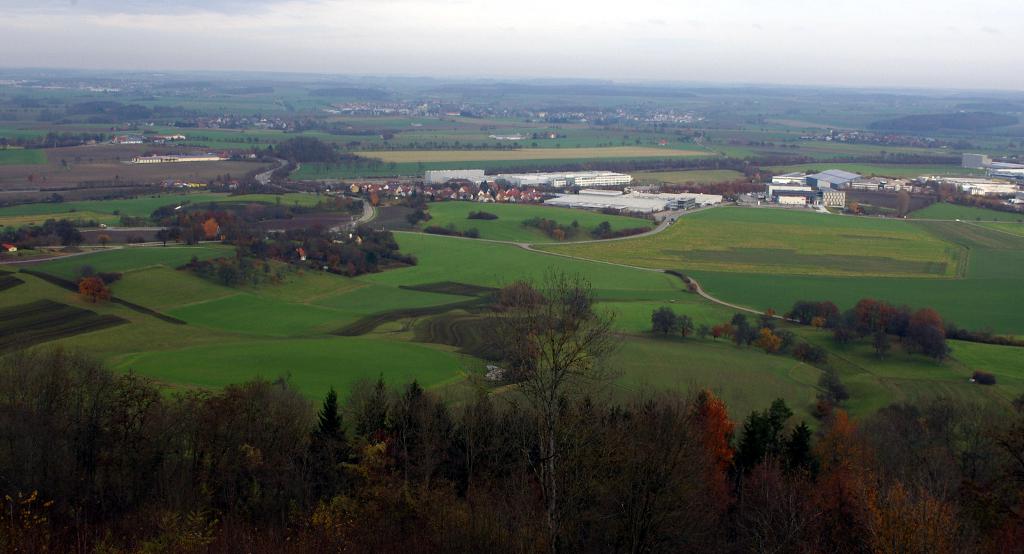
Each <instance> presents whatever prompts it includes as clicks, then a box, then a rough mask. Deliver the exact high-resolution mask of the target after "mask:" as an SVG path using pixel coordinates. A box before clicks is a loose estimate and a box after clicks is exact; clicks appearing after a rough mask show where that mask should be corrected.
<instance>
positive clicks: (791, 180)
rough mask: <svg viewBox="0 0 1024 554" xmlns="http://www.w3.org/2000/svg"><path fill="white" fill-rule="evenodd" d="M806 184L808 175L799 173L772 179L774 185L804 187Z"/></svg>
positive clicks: (785, 174)
mask: <svg viewBox="0 0 1024 554" xmlns="http://www.w3.org/2000/svg"><path fill="white" fill-rule="evenodd" d="M805 183H807V174H806V173H801V172H799V171H797V172H794V173H783V174H782V175H776V176H774V177H772V184H773V185H803V184H805Z"/></svg>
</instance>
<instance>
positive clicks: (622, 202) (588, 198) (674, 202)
mask: <svg viewBox="0 0 1024 554" xmlns="http://www.w3.org/2000/svg"><path fill="white" fill-rule="evenodd" d="M721 202H722V196H721V195H719V194H697V193H688V192H682V193H675V194H670V193H643V192H631V193H629V194H621V193H619V192H617V191H603V190H581V191H580V193H579V194H560V195H558V196H557V197H555V198H551V199H548V200H546V201H545V202H544V204H546V205H549V206H560V207H564V208H583V209H590V210H605V209H612V210H619V211H623V212H636V213H654V212H663V211H666V210H679V209H688V208H692V207H697V206H711V205H714V204H720V203H721Z"/></svg>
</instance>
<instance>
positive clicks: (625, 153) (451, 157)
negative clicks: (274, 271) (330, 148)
mask: <svg viewBox="0 0 1024 554" xmlns="http://www.w3.org/2000/svg"><path fill="white" fill-rule="evenodd" d="M359 155H360V156H362V157H364V158H377V159H379V160H381V161H383V162H385V163H391V162H394V163H417V162H483V161H521V160H574V159H585V158H680V157H689V156H707V155H710V153H708V152H705V151H703V150H673V149H669V148H653V147H643V146H637V147H632V146H612V147H607V148H521V149H519V150H394V151H385V152H360V153H359Z"/></svg>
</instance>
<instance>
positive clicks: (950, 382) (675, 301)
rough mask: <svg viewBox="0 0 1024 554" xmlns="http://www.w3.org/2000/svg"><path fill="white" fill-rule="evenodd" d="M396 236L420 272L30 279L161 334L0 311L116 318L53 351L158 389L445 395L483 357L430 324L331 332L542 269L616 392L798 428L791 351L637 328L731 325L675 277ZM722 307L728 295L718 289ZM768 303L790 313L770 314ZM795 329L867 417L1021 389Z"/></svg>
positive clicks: (941, 230) (1006, 364) (965, 239)
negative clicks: (592, 320) (375, 389)
mask: <svg viewBox="0 0 1024 554" xmlns="http://www.w3.org/2000/svg"><path fill="white" fill-rule="evenodd" d="M471 207H475V206H474V205H470V204H467V205H466V206H465V208H466V209H468V208H471ZM483 207H484V208H489V207H490V206H483ZM516 208H518V207H516ZM533 208H535V209H541V210H544V209H547V208H540V207H533ZM460 209H461V208H460ZM717 211H721V212H724V214H729V212H733V211H741V210H727V209H722V210H712V211H710V212H705V213H714V212H717ZM749 211H750V212H752V213H755V215H753V216H751V217H753V218H754V222H755V223H756V222H757V221H759V220H758V219H757V218H760V217H765V216H764V215H762V212H765V213H768V211H767V210H760V211H756V210H749ZM515 213H521V212H519V211H515ZM771 213H773V214H775V213H781V212H771ZM786 214H788V212H787V213H786ZM697 215H699V214H697ZM806 215H809V216H815V214H806ZM687 217H691V216H687ZM786 217H787V218H789V217H792V216H791V215H787V216H786ZM821 217H822V218H826V219H827V218H828V216H821ZM833 219H834V220H835V221H837V222H841V223H837V224H838V225H840V231H841V233H840V234H842V235H856V236H860V235H861V234H863V233H867V234H869V235H871V236H873V237H874V236H875V235H874V234H873V233H878V232H879V230H878V229H879V228H881V229H883V230H884V228H885V226H886V223H888V224H889V225H902V227H901V228H904V227H905V228H908V229H913V230H914V233H920V234H921V235H922V236H925V237H926V238H930V239H933V240H939V241H950V244H954V243H955V244H957V245H959V246H960V247H961V248H965V249H967V250H969V251H970V252H971V263H970V264H969V271H968V273H969V274H971V272H972V271H974V272H976V274H977V275H978V276H980V277H985V278H988V279H991V280H998V279H1000V278H1002V277H1004V276H1005V274H1006V272H1007V271H1009V270H1007V269H1006V268H1004V267H1003V266H1002V265H1000V264H993V263H991V262H989V261H986V259H985V257H984V255H981V256H978V257H977V258H976V257H975V254H976V251H979V252H980V251H983V250H984V248H983V247H985V248H990V249H991V248H993V247H992V246H991V245H989V242H988V241H989V240H990V239H991V237H990V236H989V235H988V234H986V233H992V234H998V233H996V232H994V231H990V230H985V229H982V228H980V227H979V228H977V229H978V230H980V233H981V234H978V231H975V230H974V229H973V228H972V229H971V230H969V231H968V230H961V229H960V228H959V227H956V226H955V225H954V224H944V223H936V224H934V225H937V226H938V227H936V228H931V227H925V226H918V225H917V224H912V223H906V222H877V221H874V220H866V219H865V220H858V219H854V218H838V217H835V218H831V219H827V220H828V221H832V220H833ZM712 220H713V223H714V224H716V225H720V224H723V222H725V224H728V225H733V224H739V223H741V222H739V223H738V221H739V220H737V219H735V218H726V219H715V218H712ZM498 221H500V219H499V220H498ZM795 221H797V222H796V223H794V222H793V221H790V222H789V224H790V225H794V226H797V227H799V226H805V227H811V228H817V227H818V226H817V225H816V224H811V223H808V222H807V221H802V219H801V218H797V219H796V220H795ZM852 222H863V223H852ZM844 225H845V226H846V227H843V226H844ZM861 226H863V227H861ZM943 226H947V227H948V228H946V227H943ZM972 227H976V226H972ZM915 236H916V235H915ZM940 237H941V238H940ZM396 238H397V239H398V241H399V244H400V246H401V247H402V250H403V252H407V253H410V254H413V255H415V256H417V258H418V259H419V263H418V265H416V266H412V267H407V268H402V269H395V270H390V271H386V272H383V273H378V274H371V275H363V276H360V277H357V278H354V279H353V278H347V277H341V276H337V275H330V274H326V273H319V272H309V271H289V272H287V273H286V277H285V280H284V282H283V284H281V285H260V286H255V287H254V286H244V287H239V288H227V287H223V286H221V285H219V284H216V283H213V282H210V281H206V280H203V279H200V278H198V277H196V276H194V275H192V274H190V273H187V272H184V271H179V270H176V269H174V268H175V267H177V266H178V265H180V264H181V263H184V262H185V261H187V260H188V259H189V258H191V256H192V255H199V257H215V256H218V255H225V254H229V253H230V252H231V249H230V247H226V246H219V245H217V246H213V245H211V246H201V247H174V248H172V247H166V248H164V247H138V248H125V249H121V250H112V251H106V252H101V253H96V254H89V255H84V256H79V257H76V258H69V259H64V260H58V261H52V262H47V263H44V264H41V265H39V266H36V267H35V268H34V269H36V270H41V271H46V272H52V273H53V274H55V275H59V276H62V277H66V278H73V277H74V276H75V275H76V274H77V272H78V269H79V268H80V267H81V266H82V265H86V264H88V265H91V266H93V267H94V268H96V270H98V271H119V272H123V273H124V275H123V277H122V278H121V280H119V281H117V282H116V283H114V285H113V291H114V294H115V295H116V296H118V297H119V298H123V299H125V300H128V301H130V302H134V303H137V304H141V305H143V306H146V307H148V308H151V309H155V310H158V311H160V312H162V313H165V314H168V315H172V316H174V317H177V318H179V319H182V320H184V321H185V322H186V324H185V325H174V324H171V323H167V322H165V321H163V320H160V319H157V318H155V317H153V316H150V315H146V314H142V313H139V312H135V311H131V310H128V309H126V308H125V307H123V306H119V305H117V304H112V303H100V304H96V305H91V304H88V303H84V302H83V301H82V300H81V299H80V298H79V297H78V295H76V294H74V293H72V292H70V291H66V290H63V289H61V288H59V287H56V286H54V285H52V284H49V283H46V282H43V281H41V280H39V279H37V278H36V277H33V276H30V275H24V276H22V275H19V276H18V278H19V279H21V280H23V281H24V284H20V285H18V286H16V287H14V288H11V289H8V290H5V291H0V310H3V309H4V308H6V307H12V306H17V305H21V304H25V303H28V302H33V301H36V300H39V299H47V300H51V301H53V302H59V303H61V304H66V305H68V306H72V307H75V308H86V309H90V310H93V311H95V312H96V313H97V314H98V316H101V317H102V316H106V315H108V314H109V315H111V316H116V317H119V318H123V319H125V320H127V321H128V322H129V323H128V324H123V325H119V326H117V327H112V328H106V329H98V330H91V331H88V332H84V333H82V334H79V335H74V336H68V337H65V338H60V339H59V340H57V341H56V342H58V343H60V344H64V345H67V346H69V347H73V348H78V349H82V350H84V351H85V352H87V353H92V354H94V355H97V356H99V357H101V358H102V359H104V360H107V361H108V362H109V363H111V364H112V365H113V366H114V367H115V368H117V369H118V370H121V371H129V370H131V371H135V372H137V373H139V374H140V375H144V376H147V377H150V378H153V379H155V380H157V381H158V382H160V383H162V384H164V385H167V386H169V387H181V388H218V387H221V386H224V385H226V384H229V383H234V382H239V381H243V380H246V379H251V378H255V377H263V378H267V379H277V378H287V379H289V380H290V382H291V383H292V384H293V385H294V386H295V387H297V388H298V389H299V390H300V391H302V392H303V393H304V394H306V395H308V396H309V397H310V398H314V399H315V398H319V397H321V396H322V395H323V393H324V391H325V390H326V389H327V388H328V387H330V386H334V387H335V388H337V389H338V390H339V391H340V392H341V393H342V394H344V393H345V392H346V391H347V390H348V389H349V388H350V387H351V386H352V384H353V383H355V382H356V381H358V380H361V379H376V378H377V377H378V376H382V377H383V378H384V379H385V381H387V382H389V383H396V384H397V383H403V382H408V381H409V380H411V379H417V380H418V381H419V382H420V383H421V384H423V385H424V386H426V387H433V388H435V389H436V390H444V391H446V392H447V391H448V390H449V389H448V387H449V386H451V385H454V384H456V383H460V382H462V381H463V380H464V379H465V377H466V375H467V374H468V373H472V372H476V371H478V370H479V368H480V366H481V365H482V362H481V361H480V360H477V359H475V358H472V357H470V356H468V355H465V354H459V353H457V352H456V350H457V348H456V347H455V346H444V345H436V344H425V343H420V342H416V340H422V339H420V338H418V337H419V336H420V332H421V331H422V330H423V327H424V325H426V322H429V321H434V320H433V319H430V317H433V316H430V317H420V316H415V317H413V318H412V319H411V320H410V319H406V320H399V321H388V322H386V323H384V324H383V325H381V326H379V327H377V328H375V329H374V330H372V331H370V332H369V333H368V334H365V335H362V336H358V337H339V336H333V335H331V333H332V332H334V331H336V330H337V329H338V328H340V327H342V326H344V325H347V324H349V323H351V322H354V321H357V320H359V319H360V318H362V317H365V316H368V315H373V314H380V313H382V312H387V311H393V310H406V311H410V310H412V311H414V310H415V309H417V308H425V307H432V306H441V305H445V304H455V303H459V302H464V301H466V300H467V299H471V298H472V297H471V296H466V295H468V294H477V293H482V292H481V291H480V289H477V288H474V287H461V286H458V285H453V284H451V282H454V283H465V284H468V285H473V286H475V287H495V286H501V285H503V284H507V283H509V282H512V281H514V280H516V279H520V278H532V279H541V278H543V276H544V275H545V273H546V272H548V271H550V270H557V271H564V272H568V273H578V274H581V275H583V276H585V277H586V278H587V279H589V280H590V281H591V282H592V283H593V286H594V289H595V292H596V293H597V295H598V297H599V298H600V299H601V302H600V304H599V305H598V307H599V309H601V310H608V311H610V312H612V313H614V315H615V317H616V323H615V325H616V329H617V331H619V332H620V333H621V334H622V335H621V340H622V343H621V347H620V349H619V350H618V351H617V352H616V353H615V355H614V356H613V357H612V358H611V359H610V360H608V363H609V365H610V367H611V368H612V369H613V370H615V371H616V372H617V374H618V377H617V379H616V380H615V382H614V390H616V391H621V392H631V391H637V390H643V389H681V390H690V389H692V388H694V387H710V388H712V389H713V390H715V391H716V392H717V393H718V394H720V395H721V396H722V397H723V398H725V399H726V401H727V402H728V403H729V406H730V411H731V413H732V415H733V416H734V417H736V418H737V419H738V418H741V417H742V416H743V415H744V414H745V413H747V412H748V411H749V410H752V409H760V408H763V407H764V406H766V405H767V404H768V403H770V402H771V400H773V399H774V398H777V397H782V398H786V400H787V402H788V403H789V404H790V405H791V406H792V407H793V409H794V410H795V411H796V412H797V414H798V415H799V416H801V417H804V418H809V417H810V410H811V409H812V407H813V404H814V399H815V396H816V394H817V392H818V389H817V386H816V383H817V380H818V377H819V371H818V370H817V369H816V368H813V367H811V366H808V365H806V364H802V363H799V362H797V361H795V360H793V359H792V358H790V357H787V356H779V355H774V356H769V355H766V354H764V353H762V352H761V351H760V350H758V349H756V348H753V347H747V348H740V347H737V346H735V345H734V344H732V343H730V342H726V341H714V340H711V339H703V340H702V339H696V338H688V339H679V338H675V337H673V338H668V339H664V338H656V337H652V336H651V335H650V334H649V333H648V330H649V328H650V314H651V311H653V310H654V309H656V308H657V307H660V306H669V307H671V308H672V309H673V310H675V311H676V312H677V313H679V314H686V315H689V316H690V317H692V318H693V319H694V320H695V322H696V323H697V324H698V325H701V324H703V325H712V324H715V323H720V322H724V321H727V320H728V319H729V318H730V317H731V316H732V314H733V312H734V310H732V309H729V308H726V307H722V306H719V305H716V304H711V303H709V302H706V301H704V300H703V299H701V298H700V297H698V296H697V295H695V294H692V293H689V292H686V291H685V290H684V286H683V283H682V281H681V280H680V279H679V278H677V277H674V276H671V275H667V274H664V273H660V272H656V271H648V270H643V269H632V268H628V267H622V266H616V265H610V264H606V263H599V262H589V261H582V260H574V259H569V258H565V257H560V256H552V255H549V254H545V253H541V252H531V251H528V250H525V249H523V248H519V247H517V246H515V245H512V244H505V243H491V242H485V241H474V240H465V239H456V238H450V237H440V236H433V235H424V234H418V233H401V234H398V235H396ZM638 240H646V239H638ZM853 240H864V239H853ZM876 240H877V238H876ZM618 242H630V241H617V242H613V243H607V244H603V245H600V246H606V247H609V248H610V247H612V246H613V245H615V244H617V243H618ZM944 243H945V242H944ZM986 245H987V246H986ZM999 245H1000V246H1001V243H1000V244H999ZM569 246H570V245H565V247H569ZM576 246H585V245H576ZM1006 248H1007V250H1005V251H998V252H997V251H996V250H995V249H992V250H990V251H991V252H997V254H998V253H999V252H1002V253H1003V254H1006V253H1007V252H1012V248H1014V245H1013V244H1010V245H1008V246H1006ZM1022 251H1024V250H1022ZM1010 256H1013V254H1012V253H1011V254H1010ZM1022 257H1024V256H1022ZM695 274H696V273H695ZM707 275H722V276H725V277H726V278H733V277H737V278H749V280H748V281H745V282H744V286H743V287H740V288H741V291H740V292H743V293H746V292H750V294H752V295H755V296H756V297H758V298H759V299H760V300H759V301H760V302H763V301H765V299H769V300H771V301H773V302H774V301H775V300H777V299H778V298H780V297H781V295H780V294H776V291H775V290H774V289H773V288H772V287H774V286H779V285H781V284H785V285H786V286H787V287H789V288H790V289H791V290H790V291H789V292H788V293H789V294H794V295H801V296H800V297H803V296H802V295H803V294H805V293H809V292H813V291H814V290H815V289H813V287H811V288H808V287H807V285H806V282H826V283H827V282H830V280H831V282H841V283H879V282H882V283H894V282H904V283H924V284H933V283H951V284H956V283H963V282H964V281H966V280H965V279H931V278H927V279H921V278H916V279H915V278H857V277H821V276H813V275H803V276H800V275H798V276H791V275H773V274H767V275H766V274H748V273H744V272H735V273H713V272H709V273H707ZM697 276H698V278H699V279H701V282H702V283H704V284H705V286H706V287H707V288H709V289H710V290H712V291H713V292H715V293H716V294H718V291H717V290H716V289H715V287H717V286H718V282H717V280H716V279H714V278H711V277H705V276H704V274H697ZM445 283H448V284H445ZM843 286H846V285H843ZM409 287H413V288H409ZM729 288H730V289H731V288H732V286H731V285H730V287H729ZM989 288H991V287H989ZM463 289H464V290H463ZM748 289H749V291H748ZM824 290H831V287H824ZM903 290H905V291H906V292H907V293H908V294H909V293H911V292H912V291H913V290H916V289H914V288H912V287H911V286H910V285H907V286H906V287H905V289H903ZM722 296H723V297H725V298H729V299H732V298H730V296H729V293H723V294H722ZM812 296H813V295H812ZM825 297H829V296H825ZM1003 300H1004V301H1005V298H1004V299H1003ZM837 301H841V299H837ZM751 305H755V303H754V302H751ZM776 307H778V308H785V307H786V306H780V305H778V304H776ZM1020 310H1021V307H1020V306H1018V307H1016V308H1015V309H1013V310H1011V311H1015V312H1017V313H1019V312H1020ZM986 312H987V307H986ZM410 313H413V312H410ZM451 313H452V314H454V315H453V316H452V317H450V318H448V319H450V320H451V321H458V320H459V317H464V316H465V312H460V311H454V312H451ZM459 314H463V316H459ZM456 316H458V317H456ZM447 321H448V320H446V319H444V318H441V319H439V320H436V323H438V324H439V325H442V326H444V325H445V324H446V322H447ZM470 322H471V320H470ZM440 330H441V331H446V330H447V331H452V330H453V329H440ZM794 330H797V331H798V332H799V333H800V334H801V335H802V336H804V337H805V338H806V339H807V340H811V341H812V342H817V343H820V344H822V345H823V346H826V347H827V348H829V349H830V350H831V351H832V355H833V356H835V358H834V359H835V364H836V365H837V367H839V369H840V370H841V372H842V374H843V378H844V381H845V382H847V384H848V386H849V387H850V389H851V391H852V392H853V395H854V396H853V398H852V399H851V400H850V402H849V407H850V409H851V411H852V412H853V413H854V414H856V415H866V414H869V413H870V412H871V411H872V410H874V409H876V408H878V407H880V406H882V405H884V404H886V403H888V402H892V401H901V400H907V399H912V398H916V397H918V396H928V395H934V394H947V395H952V396H954V397H964V398H982V399H987V400H990V399H997V400H998V401H999V402H1003V403H1005V402H1007V401H1008V399H1010V398H1012V397H1013V396H1014V394H1016V393H1017V391H1018V390H1021V389H1024V368H1022V367H1020V364H1019V363H1017V361H1016V358H1015V355H1016V354H1017V351H1016V350H1015V349H1008V348H1002V347H990V346H987V345H975V344H961V343H956V344H955V345H954V356H955V358H954V359H951V360H949V361H947V362H944V363H943V364H936V363H934V362H931V361H929V360H926V359H924V358H922V357H921V356H916V355H913V356H912V355H907V354H905V353H901V352H899V351H896V352H894V353H893V354H892V355H890V356H889V357H888V358H887V359H886V360H877V358H875V357H874V356H873V355H872V354H871V353H870V351H869V348H868V346H867V345H866V344H864V345H855V346H852V347H848V348H846V349H842V350H840V349H836V348H835V347H834V346H833V345H832V344H831V341H830V339H828V335H827V333H825V332H822V331H814V330H810V329H800V328H794ZM414 331H415V332H414ZM455 331H457V330H455ZM897 350H898V349H897ZM993 367H994V368H995V369H993V371H994V372H996V373H997V375H998V377H999V379H1000V385H998V386H997V387H994V388H988V389H985V388H982V387H980V386H977V385H970V384H968V383H967V382H966V376H969V374H970V371H972V370H974V369H986V368H993ZM996 370H998V371H996Z"/></svg>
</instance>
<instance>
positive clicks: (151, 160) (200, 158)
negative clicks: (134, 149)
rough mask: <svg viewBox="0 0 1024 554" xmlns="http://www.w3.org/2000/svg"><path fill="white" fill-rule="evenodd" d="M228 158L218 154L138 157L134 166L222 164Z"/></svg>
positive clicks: (133, 161)
mask: <svg viewBox="0 0 1024 554" xmlns="http://www.w3.org/2000/svg"><path fill="white" fill-rule="evenodd" d="M226 159H227V158H225V157H223V156H220V155H217V154H190V155H177V154H167V155H158V156H137V157H135V158H132V163H133V164H169V163H192V162H222V161H224V160H226Z"/></svg>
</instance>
